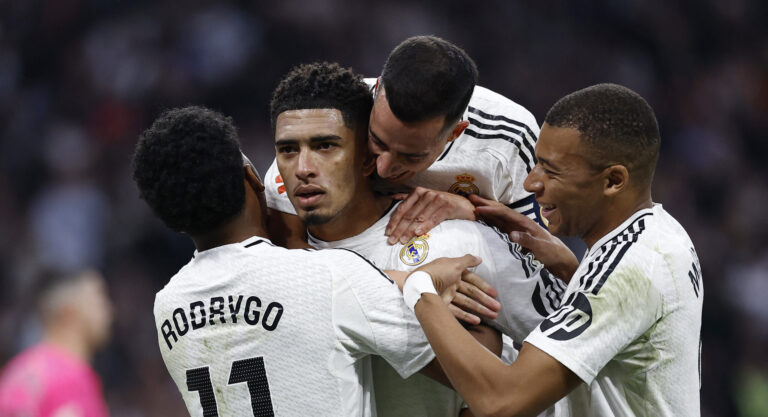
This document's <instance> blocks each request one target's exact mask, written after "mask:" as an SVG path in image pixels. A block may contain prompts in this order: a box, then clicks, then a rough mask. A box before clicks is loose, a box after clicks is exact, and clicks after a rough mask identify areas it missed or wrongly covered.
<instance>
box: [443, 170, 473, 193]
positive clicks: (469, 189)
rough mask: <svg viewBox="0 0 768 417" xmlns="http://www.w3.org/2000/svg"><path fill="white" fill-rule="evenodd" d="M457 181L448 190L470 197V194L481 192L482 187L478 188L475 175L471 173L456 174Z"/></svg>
mask: <svg viewBox="0 0 768 417" xmlns="http://www.w3.org/2000/svg"><path fill="white" fill-rule="evenodd" d="M456 181H457V182H455V183H453V185H451V188H449V189H448V191H450V192H452V193H454V194H458V195H463V196H464V197H468V196H469V195H470V194H479V193H480V189H478V188H477V186H476V185H475V184H474V182H475V177H473V176H471V175H469V174H466V173H464V174H461V175H457V176H456Z"/></svg>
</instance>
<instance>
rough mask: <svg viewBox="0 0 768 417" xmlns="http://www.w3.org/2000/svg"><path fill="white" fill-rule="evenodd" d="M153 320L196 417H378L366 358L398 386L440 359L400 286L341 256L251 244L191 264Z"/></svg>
mask: <svg viewBox="0 0 768 417" xmlns="http://www.w3.org/2000/svg"><path fill="white" fill-rule="evenodd" d="M154 313H155V322H156V325H157V332H158V340H159V344H160V351H161V353H162V356H163V360H164V361H165V364H166V366H167V368H168V370H169V372H170V374H171V376H172V377H173V380H174V381H175V382H176V385H177V386H178V388H179V391H181V394H182V397H183V398H184V402H185V403H186V405H187V408H188V410H189V413H190V415H191V416H193V417H202V416H206V417H208V416H222V417H223V416H238V417H240V416H273V415H276V416H310V415H311V416H342V415H343V416H375V415H376V413H375V404H374V401H375V399H374V398H373V395H372V380H371V377H372V376H371V372H372V371H371V363H370V358H371V355H378V356H380V357H382V358H383V359H384V360H386V362H387V363H389V364H390V365H391V366H392V367H393V368H394V369H396V370H397V372H398V373H399V375H400V376H402V377H409V376H411V375H412V374H413V373H415V372H417V371H419V370H420V369H421V368H423V367H424V366H425V365H426V364H428V363H429V362H430V361H431V360H432V359H433V358H434V353H433V352H432V350H431V349H430V347H429V344H428V342H427V340H426V337H425V336H424V333H423V332H422V330H421V327H420V325H419V323H418V321H417V320H416V317H415V316H414V315H413V313H412V312H411V311H410V310H409V309H408V307H407V306H406V305H405V303H404V302H403V301H402V295H401V294H400V291H399V290H398V289H397V286H396V285H395V284H394V283H393V282H392V281H391V280H390V279H389V277H387V276H386V275H385V274H384V273H382V272H381V271H380V270H379V269H378V268H376V267H374V266H373V265H372V264H370V262H368V261H367V260H366V259H365V258H363V257H362V256H360V255H358V254H356V253H355V252H352V251H349V250H343V249H333V250H323V251H314V250H306V249H298V250H288V249H284V248H281V247H276V246H273V245H272V244H271V243H270V242H269V240H267V239H264V238H260V237H252V238H249V239H247V240H245V241H243V242H241V243H237V244H230V245H224V246H220V247H217V248H213V249H209V250H206V251H203V252H199V253H197V252H196V253H195V255H194V258H193V259H192V260H191V261H190V262H189V263H188V264H187V265H186V266H184V267H183V268H182V269H181V270H180V271H179V272H178V273H177V274H176V275H174V276H173V278H171V280H170V282H169V283H168V284H167V285H166V286H165V288H163V289H162V290H161V291H160V292H158V293H157V297H156V298H155V308H154Z"/></svg>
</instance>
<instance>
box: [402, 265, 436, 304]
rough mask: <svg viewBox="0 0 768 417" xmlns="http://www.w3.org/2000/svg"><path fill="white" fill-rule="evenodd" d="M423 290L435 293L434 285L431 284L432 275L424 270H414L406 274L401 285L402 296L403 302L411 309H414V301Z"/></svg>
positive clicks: (417, 299)
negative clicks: (405, 278) (408, 274)
mask: <svg viewBox="0 0 768 417" xmlns="http://www.w3.org/2000/svg"><path fill="white" fill-rule="evenodd" d="M425 292H427V293H431V294H435V295H437V290H436V289H435V285H434V284H432V276H431V275H429V273H427V272H424V271H416V272H414V273H412V274H411V275H410V276H408V279H407V280H405V285H403V298H404V299H405V304H406V305H407V306H408V308H410V309H411V311H414V310H413V309H414V307H415V306H416V302H417V301H419V299H420V298H421V294H424V293H425Z"/></svg>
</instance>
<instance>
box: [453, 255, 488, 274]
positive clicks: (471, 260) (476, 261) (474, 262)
mask: <svg viewBox="0 0 768 417" xmlns="http://www.w3.org/2000/svg"><path fill="white" fill-rule="evenodd" d="M455 259H457V260H458V262H459V266H460V267H461V269H462V270H464V269H469V268H474V267H476V266H478V265H480V264H481V263H482V262H483V260H482V259H481V258H480V257H479V256H475V255H470V254H466V255H464V256H462V257H461V258H455Z"/></svg>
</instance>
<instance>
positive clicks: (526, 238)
mask: <svg viewBox="0 0 768 417" xmlns="http://www.w3.org/2000/svg"><path fill="white" fill-rule="evenodd" d="M509 240H511V241H513V242H515V243H517V244H518V245H520V246H522V247H524V248H526V249H528V250H530V251H531V252H533V253H534V254H536V253H537V252H538V249H539V245H541V243H542V242H541V241H540V240H539V239H536V238H535V237H533V236H531V235H530V234H529V233H525V232H509Z"/></svg>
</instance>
